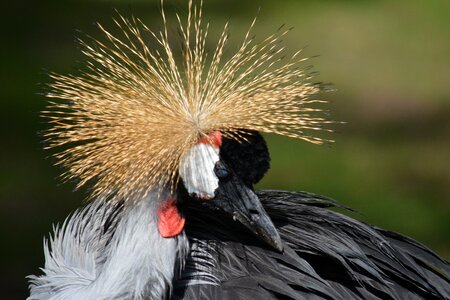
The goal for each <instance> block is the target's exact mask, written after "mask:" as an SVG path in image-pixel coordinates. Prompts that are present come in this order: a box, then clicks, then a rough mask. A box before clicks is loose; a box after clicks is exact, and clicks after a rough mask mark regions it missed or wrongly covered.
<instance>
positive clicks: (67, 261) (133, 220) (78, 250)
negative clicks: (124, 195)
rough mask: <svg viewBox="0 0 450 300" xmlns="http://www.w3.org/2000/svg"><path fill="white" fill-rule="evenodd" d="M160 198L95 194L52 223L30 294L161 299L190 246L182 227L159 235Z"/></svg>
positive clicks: (39, 297)
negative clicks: (128, 199) (129, 199)
mask: <svg viewBox="0 0 450 300" xmlns="http://www.w3.org/2000/svg"><path fill="white" fill-rule="evenodd" d="M159 199H161V197H156V196H155V194H150V195H149V196H147V197H146V198H145V199H144V200H142V202H140V203H138V204H136V205H132V204H129V203H128V204H127V203H125V204H120V205H113V204H112V203H109V202H106V201H102V200H96V201H94V202H92V203H91V204H89V205H87V206H86V207H85V208H84V209H81V210H78V211H77V212H75V213H74V214H73V215H72V216H70V217H69V218H68V219H67V220H66V221H65V222H64V224H63V225H62V226H59V227H56V229H55V231H54V236H53V237H52V238H50V241H49V243H50V248H51V250H50V249H49V247H48V245H47V242H45V245H44V252H45V253H44V255H45V267H44V268H43V269H42V271H43V273H44V275H41V276H29V278H30V290H31V295H30V297H29V298H28V299H29V300H43V299H51V300H63V299H86V300H88V299H96V300H100V299H105V300H106V299H163V298H165V297H167V295H169V294H170V292H171V288H172V278H173V277H174V275H175V274H176V273H178V272H180V270H181V269H182V268H183V265H184V258H185V257H186V253H187V251H188V242H187V239H186V236H185V234H184V233H182V234H180V235H179V236H177V237H175V238H171V239H165V238H163V237H161V235H160V234H159V232H158V230H157V226H156V224H155V222H156V220H157V218H156V211H157V209H156V207H157V206H158V205H159Z"/></svg>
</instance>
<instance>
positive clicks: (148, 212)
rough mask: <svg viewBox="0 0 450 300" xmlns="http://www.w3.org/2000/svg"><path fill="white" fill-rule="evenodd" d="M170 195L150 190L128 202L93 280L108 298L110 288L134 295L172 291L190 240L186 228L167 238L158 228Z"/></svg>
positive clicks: (160, 295)
mask: <svg viewBox="0 0 450 300" xmlns="http://www.w3.org/2000/svg"><path fill="white" fill-rule="evenodd" d="M169 198H170V194H169V193H168V192H165V193H164V192H163V193H150V194H149V195H148V196H146V197H145V199H144V200H142V201H140V202H139V203H137V204H133V205H125V208H124V211H123V214H122V217H121V219H120V221H119V222H118V224H117V227H116V230H115V233H114V236H113V238H112V240H111V241H110V246H109V247H108V248H107V253H105V257H106V261H105V263H104V264H103V265H102V270H101V271H100V274H99V276H98V278H97V280H96V281H95V282H94V285H95V284H98V285H101V286H98V288H97V289H96V290H98V291H102V292H103V293H105V295H106V298H109V297H111V298H113V297H112V296H113V295H111V294H109V293H111V292H113V293H114V296H118V297H120V298H123V297H124V295H125V296H126V297H125V298H128V297H130V298H133V299H141V297H142V298H145V299H163V298H165V297H166V296H167V295H168V294H169V293H170V291H171V287H172V280H173V277H174V275H177V274H176V273H177V272H180V271H181V269H182V268H183V266H184V260H185V257H186V256H187V252H188V248H189V244H188V240H187V238H186V236H185V234H184V232H181V233H180V234H178V235H176V236H174V237H170V238H165V237H163V236H162V235H161V234H160V232H159V230H158V226H159V224H158V223H159V218H158V217H159V216H158V214H159V212H158V210H159V208H160V207H161V204H162V201H165V200H166V199H169ZM160 199H162V200H160ZM114 299H115V298H114Z"/></svg>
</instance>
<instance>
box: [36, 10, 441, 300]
mask: <svg viewBox="0 0 450 300" xmlns="http://www.w3.org/2000/svg"><path fill="white" fill-rule="evenodd" d="M162 16H163V20H164V27H163V30H162V31H161V32H153V31H151V30H150V29H148V28H147V27H146V26H145V25H144V24H142V23H141V22H140V21H139V20H137V19H134V18H133V19H131V20H128V19H125V18H123V17H120V16H119V17H118V19H117V20H116V21H115V22H116V24H117V26H118V28H119V29H120V30H119V31H120V36H119V35H114V34H112V33H110V32H108V31H107V30H106V29H104V28H103V27H102V26H100V25H99V28H100V30H101V31H102V32H103V33H104V36H105V38H104V40H103V41H98V40H91V41H89V42H83V41H81V44H82V47H83V52H84V54H85V55H86V56H87V68H86V70H85V71H83V73H82V74H81V75H77V76H72V75H68V76H66V75H58V74H53V75H51V77H52V78H53V83H51V84H50V92H49V93H48V97H50V98H54V99H55V100H54V101H53V102H51V103H50V104H49V109H48V110H47V111H45V112H44V115H45V116H46V117H47V118H48V119H49V120H50V123H51V124H52V127H51V129H49V131H48V132H47V133H46V138H47V140H48V145H49V147H50V148H56V149H58V150H59V152H57V154H55V157H56V159H57V160H58V163H59V164H60V165H62V166H64V167H65V168H66V172H65V173H64V174H65V178H66V179H77V180H78V185H77V186H79V187H81V186H85V185H89V186H91V199H90V200H91V201H90V202H89V203H88V204H87V205H86V206H85V207H84V208H81V209H79V210H78V211H76V212H75V213H74V214H72V215H71V216H69V217H68V218H67V219H66V221H65V222H64V223H63V224H62V225H60V226H57V227H56V229H55V231H54V234H53V236H52V237H50V239H49V240H48V241H46V242H45V245H44V255H45V266H44V268H43V269H42V271H43V274H42V275H39V276H29V279H30V291H31V293H30V297H29V298H28V299H450V283H449V282H450V268H449V264H448V263H447V262H446V261H444V260H443V259H441V258H439V257H438V256H437V255H436V254H434V253H433V252H432V251H431V250H429V249H428V248H426V247H425V246H423V245H421V244H419V243H417V242H415V241H413V240H411V239H409V238H406V237H404V236H401V235H399V234H396V233H393V232H389V231H385V230H382V229H379V228H376V227H373V226H370V225H367V224H364V223H362V222H360V221H357V220H354V219H352V218H349V217H347V216H344V215H342V214H340V213H337V212H335V211H333V210H329V208H333V207H335V208H341V209H346V208H344V207H341V206H340V205H339V204H337V203H336V202H334V201H333V200H330V199H328V198H326V197H322V196H318V195H314V194H310V193H304V192H286V191H255V190H254V189H253V186H254V184H255V183H257V182H258V181H259V180H260V179H261V178H262V177H263V176H264V174H265V173H266V171H267V170H268V169H269V160H270V159H269V153H268V150H267V146H266V143H265V141H264V139H263V137H262V136H261V135H260V133H259V132H265V133H273V134H280V135H284V136H289V137H292V138H297V139H302V140H306V141H309V142H313V143H321V142H323V141H322V140H321V139H320V138H317V137H314V136H312V135H309V134H308V132H310V131H311V130H320V129H321V128H322V126H323V125H324V124H326V123H327V122H328V121H327V120H326V119H323V118H321V117H320V112H319V111H318V109H317V106H316V105H311V104H313V103H316V102H320V101H318V100H314V98H313V97H315V95H316V94H317V93H318V92H320V90H321V88H320V86H319V85H317V84H313V83H311V78H310V76H309V75H308V74H307V73H306V71H305V69H304V68H303V67H301V63H302V61H303V60H304V59H302V58H300V57H299V53H296V54H294V55H293V56H290V57H288V58H283V57H284V50H283V47H282V46H280V39H281V38H282V37H283V36H284V35H285V34H286V33H287V32H288V30H286V31H284V30H283V29H280V30H279V31H277V32H276V33H275V34H273V35H271V36H269V37H268V38H266V39H264V40H263V41H261V42H259V43H256V42H254V39H253V38H251V37H250V34H251V29H252V27H253V24H254V22H253V23H252V25H251V27H250V30H249V32H248V33H247V35H246V36H245V38H244V41H243V42H242V44H241V45H240V47H239V48H238V50H237V51H236V53H235V54H234V55H231V56H230V58H225V57H224V52H225V46H226V44H227V40H228V25H225V28H224V31H223V34H222V35H221V36H220V37H219V38H218V41H217V45H216V47H215V50H214V51H213V52H212V53H211V54H210V56H208V55H207V52H206V50H205V48H206V45H205V44H206V36H207V32H208V25H207V24H206V25H204V24H202V11H201V5H200V6H199V7H197V6H195V5H193V4H192V2H191V1H190V2H189V12H188V16H187V21H186V22H184V23H183V22H182V21H181V19H180V18H178V22H179V32H180V35H181V40H182V50H181V52H182V56H181V57H182V62H181V63H180V62H179V61H178V58H177V55H176V54H175V52H174V50H173V49H174V48H173V47H172V46H171V45H172V42H171V40H170V38H169V34H168V29H167V25H166V23H167V22H166V17H165V15H164V12H163V14H162ZM177 17H178V16H177ZM149 39H150V40H152V41H153V43H152V44H150V45H151V46H149ZM316 112H317V113H316ZM317 114H319V115H317Z"/></svg>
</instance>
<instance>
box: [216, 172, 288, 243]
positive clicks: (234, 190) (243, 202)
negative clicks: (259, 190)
mask: <svg viewBox="0 0 450 300" xmlns="http://www.w3.org/2000/svg"><path fill="white" fill-rule="evenodd" d="M211 202H212V203H211V204H212V205H213V206H215V207H217V208H219V209H221V210H223V211H224V212H226V213H229V214H231V215H232V216H233V219H234V220H237V221H239V222H240V223H242V224H243V225H244V226H245V227H247V228H248V229H249V230H250V231H251V232H253V233H254V234H256V235H257V236H258V237H260V238H261V239H262V240H263V241H265V242H266V243H268V244H269V245H270V246H272V247H273V248H275V249H276V250H278V251H280V252H282V251H283V245H282V243H281V238H280V235H279V233H278V231H277V229H276V228H275V226H274V225H273V223H272V220H271V219H270V218H269V215H268V214H267V212H266V211H265V209H264V207H263V206H262V204H261V202H260V200H259V198H258V196H257V195H256V194H255V192H254V191H253V190H251V189H250V188H248V187H247V186H246V185H245V184H244V183H243V182H242V181H241V180H240V179H239V178H238V177H237V176H236V175H235V174H230V176H229V178H228V179H227V180H225V181H222V180H221V182H220V183H219V188H218V189H217V190H216V194H215V197H214V199H213V200H212V201H211Z"/></svg>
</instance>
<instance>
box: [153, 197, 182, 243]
mask: <svg viewBox="0 0 450 300" xmlns="http://www.w3.org/2000/svg"><path fill="white" fill-rule="evenodd" d="M185 222H186V220H185V219H184V218H183V217H182V216H181V215H180V214H179V212H178V208H177V205H176V201H175V199H174V198H171V197H169V198H167V199H166V200H165V201H164V202H163V203H162V204H161V206H160V207H159V209H158V230H159V233H160V234H161V236H162V237H165V238H171V237H175V236H177V235H179V234H180V233H181V231H182V230H183V228H184V224H185Z"/></svg>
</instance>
